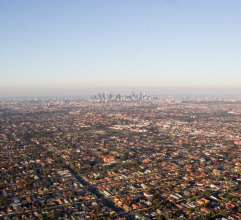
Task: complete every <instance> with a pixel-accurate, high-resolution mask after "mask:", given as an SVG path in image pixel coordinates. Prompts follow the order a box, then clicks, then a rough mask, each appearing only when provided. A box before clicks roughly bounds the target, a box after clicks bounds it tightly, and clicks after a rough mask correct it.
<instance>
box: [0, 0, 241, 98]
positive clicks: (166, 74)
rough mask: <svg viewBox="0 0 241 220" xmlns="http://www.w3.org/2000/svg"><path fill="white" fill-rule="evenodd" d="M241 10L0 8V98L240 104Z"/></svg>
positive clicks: (98, 5) (136, 1)
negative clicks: (181, 97) (219, 99)
mask: <svg viewBox="0 0 241 220" xmlns="http://www.w3.org/2000/svg"><path fill="white" fill-rule="evenodd" d="M240 11H241V1H240V0H231V1H230V0H225V1H224V0H212V1H210V0H195V1H193V0H180V1H177V0H101V1H100V0H88V1H87V0H71V1H67V0H65V1H63V0H51V1H49V0H41V1H31V0H21V1H17V0H15V1H14V0H9V1H6V0H0V97H14V96H16V97H18V96H48V95H49V96H55V95H56V96H59V95H67V96H68V95H71V96H81V95H88V94H94V93H97V92H105V91H106V90H109V91H113V92H129V93H131V91H136V92H138V91H146V92H148V93H157V94H162V93H176V94H182V93H190V94H201V93H203V94H206V93H208V94H239V95H240V94H241V86H240V82H241V43H240V39H241V24H240V21H241V13H240Z"/></svg>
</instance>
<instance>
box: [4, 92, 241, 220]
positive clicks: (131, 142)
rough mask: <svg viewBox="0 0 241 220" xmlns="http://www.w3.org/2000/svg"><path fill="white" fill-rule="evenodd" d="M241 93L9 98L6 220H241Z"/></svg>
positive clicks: (5, 144)
mask: <svg viewBox="0 0 241 220" xmlns="http://www.w3.org/2000/svg"><path fill="white" fill-rule="evenodd" d="M240 123H241V97H234V98H230V97H219V98H216V97H215V98H214V97H199V98H197V97H196V98H193V97H178V98H175V97H160V96H150V95H148V94H147V93H146V92H138V93H137V94H135V92H132V93H131V94H130V95H120V94H113V93H111V92H109V91H107V92H105V93H98V94H96V95H94V96H92V97H90V98H86V99H83V98H74V97H71V98H53V99H40V98H29V99H11V100H1V101H0V194H1V197H0V219H4V220H20V219H26V220H27V219H41V220H42V219H71V220H75V219H89V220H91V219H102V220H106V219H116V220H117V219H119V220H125V219H146V220H147V219H152V220H155V219H158V220H160V219H170V220H171V219H173V220H174V219H175V220H178V219H179V220H180V219H183V220H184V219H189V220H194V219H220V220H221V219H222V220H224V219H230V220H236V219H241V177H240V175H241V127H240Z"/></svg>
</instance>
